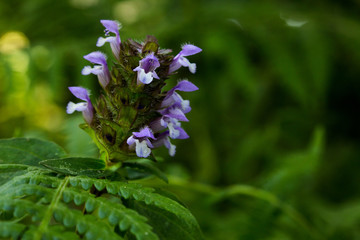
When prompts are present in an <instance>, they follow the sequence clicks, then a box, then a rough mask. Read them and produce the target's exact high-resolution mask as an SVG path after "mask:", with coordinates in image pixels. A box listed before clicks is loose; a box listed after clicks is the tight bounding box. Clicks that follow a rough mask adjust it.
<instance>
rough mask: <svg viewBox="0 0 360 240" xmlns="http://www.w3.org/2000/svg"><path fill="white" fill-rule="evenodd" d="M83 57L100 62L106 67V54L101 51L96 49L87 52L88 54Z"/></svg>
mask: <svg viewBox="0 0 360 240" xmlns="http://www.w3.org/2000/svg"><path fill="white" fill-rule="evenodd" d="M84 58H85V59H86V60H88V61H89V62H92V63H95V64H100V65H103V66H106V67H107V63H106V55H105V54H103V53H102V52H99V51H96V52H92V53H89V54H88V55H85V56H84Z"/></svg>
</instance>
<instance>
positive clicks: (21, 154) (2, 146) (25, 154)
mask: <svg viewBox="0 0 360 240" xmlns="http://www.w3.org/2000/svg"><path fill="white" fill-rule="evenodd" d="M65 156H66V153H65V151H64V150H63V149H62V148H61V147H60V146H58V145H57V144H55V143H53V142H48V141H44V140H39V139H34V138H11V139H1V140H0V164H9V163H10V164H14V163H15V164H17V163H18V164H25V165H31V166H37V167H39V166H41V165H40V164H39V162H40V161H42V160H46V159H57V158H62V157H65Z"/></svg>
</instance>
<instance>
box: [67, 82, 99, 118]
mask: <svg viewBox="0 0 360 240" xmlns="http://www.w3.org/2000/svg"><path fill="white" fill-rule="evenodd" d="M69 90H70V92H71V93H72V94H73V95H74V96H75V97H77V98H79V99H81V100H84V101H85V102H80V103H73V102H69V103H68V105H67V108H66V112H67V113H68V114H72V113H73V112H75V111H79V112H82V113H83V116H84V118H85V120H86V122H87V123H88V124H91V122H92V120H93V116H94V107H93V105H92V104H91V101H90V98H89V92H88V90H86V89H85V88H82V87H69Z"/></svg>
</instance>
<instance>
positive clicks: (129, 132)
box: [67, 20, 202, 166]
mask: <svg viewBox="0 0 360 240" xmlns="http://www.w3.org/2000/svg"><path fill="white" fill-rule="evenodd" d="M101 23H102V25H103V26H104V27H105V37H100V38H99V39H98V41H97V44H96V45H97V46H98V47H100V46H103V45H104V44H105V43H106V42H108V43H109V44H110V46H111V49H112V52H113V54H114V55H115V57H116V59H117V62H115V63H114V64H111V65H110V64H109V66H108V63H107V61H106V60H107V59H106V56H105V55H104V54H103V53H101V52H99V51H96V52H92V53H90V54H88V55H86V56H84V58H85V59H86V60H88V61H90V62H91V63H93V64H94V66H86V67H84V68H83V70H82V74H83V75H88V74H95V75H97V77H98V79H99V83H100V85H101V86H102V88H103V90H102V92H101V93H100V94H99V97H98V99H97V100H96V103H95V104H94V106H93V105H92V103H91V102H90V98H89V93H88V92H87V90H86V89H84V88H81V87H70V88H69V89H70V91H71V92H72V93H73V94H74V95H75V96H76V97H78V98H80V99H82V100H83V102H80V103H76V104H75V103H72V102H70V103H69V104H68V106H67V112H68V113H69V114H70V113H73V112H74V111H81V112H82V113H83V115H84V117H85V120H86V122H87V123H88V125H87V126H86V125H84V126H82V128H83V129H84V130H86V132H87V133H89V135H90V136H91V137H92V138H93V140H94V141H95V143H97V146H98V147H99V149H100V155H101V157H102V158H104V159H105V160H106V162H107V163H110V165H109V166H112V164H111V162H119V161H121V162H123V161H127V160H128V159H129V158H132V157H133V156H134V154H136V155H137V156H138V157H141V158H148V157H149V156H150V154H151V151H152V150H153V149H154V148H156V147H159V146H165V147H166V148H168V149H169V154H170V155H171V156H174V155H175V150H176V146H175V145H173V144H172V143H171V142H170V140H171V139H186V138H189V135H188V134H187V133H186V132H185V130H184V129H183V128H182V126H181V124H182V122H187V121H189V120H188V119H187V117H186V116H185V115H186V113H188V112H190V110H191V107H190V101H189V100H184V99H183V98H182V97H181V95H180V93H181V92H192V91H196V90H198V88H197V87H196V86H195V85H194V84H192V83H191V82H189V81H187V80H182V81H179V82H178V84H177V85H176V86H175V87H174V88H172V89H171V90H170V91H166V90H165V89H164V86H165V85H166V84H167V82H166V81H167V79H168V78H169V77H170V75H172V73H173V72H174V71H176V70H177V69H179V68H180V67H181V66H184V67H188V68H189V70H190V72H192V73H195V70H196V65H195V63H190V62H189V60H188V59H187V58H186V57H187V56H190V55H194V54H196V53H199V52H201V51H202V50H201V49H200V48H198V47H196V46H194V45H191V44H186V45H184V46H182V50H181V51H180V52H179V54H177V55H176V56H175V57H174V56H173V55H171V52H172V50H170V49H162V48H161V47H160V46H159V42H158V40H157V39H156V38H155V37H154V36H147V38H146V39H145V41H143V42H138V41H135V40H132V39H128V40H126V41H123V42H121V39H120V35H119V29H120V28H121V25H120V23H118V22H116V21H111V20H101ZM110 34H111V36H110ZM109 67H111V69H110V68H109ZM154 79H156V81H155V80H154ZM95 113H96V114H95Z"/></svg>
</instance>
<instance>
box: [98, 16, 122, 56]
mask: <svg viewBox="0 0 360 240" xmlns="http://www.w3.org/2000/svg"><path fill="white" fill-rule="evenodd" d="M100 22H101V24H102V25H104V27H105V36H107V37H106V38H103V37H99V39H98V41H97V43H96V46H97V47H101V46H103V45H104V44H105V43H106V42H108V43H110V47H111V50H112V52H113V54H114V56H115V57H116V59H117V60H120V44H121V39H120V34H119V29H121V24H120V23H119V22H117V21H112V20H101V21H100ZM110 32H112V33H115V36H109V35H110V34H109V33H110Z"/></svg>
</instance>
